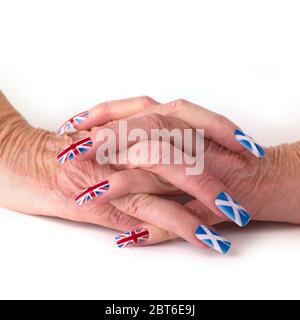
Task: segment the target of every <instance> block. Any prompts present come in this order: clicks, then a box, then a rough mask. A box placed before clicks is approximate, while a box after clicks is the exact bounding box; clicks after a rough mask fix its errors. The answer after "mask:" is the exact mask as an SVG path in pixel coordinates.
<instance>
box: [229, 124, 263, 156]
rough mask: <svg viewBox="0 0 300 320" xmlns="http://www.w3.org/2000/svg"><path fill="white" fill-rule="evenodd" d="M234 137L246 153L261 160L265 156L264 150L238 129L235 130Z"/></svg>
mask: <svg viewBox="0 0 300 320" xmlns="http://www.w3.org/2000/svg"><path fill="white" fill-rule="evenodd" d="M234 135H235V137H236V139H237V141H238V142H239V143H240V144H241V145H242V146H243V147H245V148H246V149H247V150H248V151H250V152H251V153H252V154H254V155H255V156H256V157H257V158H263V157H264V156H265V150H264V148H263V147H262V146H261V145H259V144H258V143H257V142H256V141H254V139H253V138H252V137H250V136H248V135H247V134H246V133H245V132H243V131H242V130H240V129H238V130H235V132H234Z"/></svg>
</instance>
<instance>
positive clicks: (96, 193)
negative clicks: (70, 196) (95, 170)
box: [75, 180, 110, 206]
mask: <svg viewBox="0 0 300 320" xmlns="http://www.w3.org/2000/svg"><path fill="white" fill-rule="evenodd" d="M109 188H110V185H109V182H108V181H107V180H106V181H103V182H100V183H98V184H96V185H94V186H92V187H89V188H86V189H85V190H83V191H82V192H80V193H79V194H78V195H77V196H75V201H76V203H77V204H78V205H79V206H83V205H84V204H85V203H87V202H89V201H92V200H93V199H94V198H97V197H101V196H102V195H103V194H104V193H106V192H107V191H108V190H109Z"/></svg>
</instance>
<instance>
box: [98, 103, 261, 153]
mask: <svg viewBox="0 0 300 320" xmlns="http://www.w3.org/2000/svg"><path fill="white" fill-rule="evenodd" d="M123 107H124V106H123V105H122V104H118V103H115V104H114V107H113V113H110V115H109V116H107V115H106V114H105V112H104V108H99V109H98V112H99V114H100V113H101V112H103V119H105V120H108V119H109V121H112V120H118V119H122V116H124V109H123ZM101 110H102V111H101ZM131 111H133V112H131ZM151 113H158V114H162V115H165V116H171V117H174V118H177V119H180V120H182V121H184V122H186V123H187V124H188V125H189V126H190V127H192V128H193V129H204V130H205V136H206V138H210V139H212V140H214V141H215V142H217V143H218V144H220V145H222V146H224V147H226V148H227V149H229V150H231V151H234V152H242V151H244V150H245V149H246V150H248V151H249V152H251V153H252V154H253V155H255V156H256V157H258V158H263V157H264V156H265V150H264V148H263V147H262V146H261V145H260V144H258V143H257V142H256V141H255V140H254V139H253V138H252V137H251V136H250V135H248V134H246V133H245V132H244V131H243V130H241V129H240V128H239V126H238V125H236V124H235V123H233V122H232V121H230V120H229V119H227V118H226V117H224V116H222V115H220V114H217V113H215V112H213V111H210V110H208V109H205V108H203V107H200V106H198V105H195V104H193V103H191V102H189V101H186V100H183V99H179V100H175V101H172V102H170V103H166V104H155V103H153V104H151V103H149V104H148V108H142V107H141V105H139V107H136V108H132V109H130V111H129V112H128V113H126V112H125V114H126V116H127V117H128V116H131V117H141V116H143V115H146V114H151ZM99 114H97V116H98V117H100V118H101V116H99ZM103 123H105V122H103Z"/></svg>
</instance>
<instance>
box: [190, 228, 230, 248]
mask: <svg viewBox="0 0 300 320" xmlns="http://www.w3.org/2000/svg"><path fill="white" fill-rule="evenodd" d="M195 236H196V238H197V239H198V240H200V241H201V242H203V243H204V244H206V245H207V246H208V247H210V248H212V249H214V250H216V251H218V252H220V253H223V254H226V253H227V252H228V251H229V249H230V247H231V242H229V241H228V240H226V239H225V238H223V237H222V236H221V235H220V234H218V233H217V232H216V231H214V230H213V229H211V228H209V227H206V226H204V225H200V226H199V227H198V228H197V230H196V231H195Z"/></svg>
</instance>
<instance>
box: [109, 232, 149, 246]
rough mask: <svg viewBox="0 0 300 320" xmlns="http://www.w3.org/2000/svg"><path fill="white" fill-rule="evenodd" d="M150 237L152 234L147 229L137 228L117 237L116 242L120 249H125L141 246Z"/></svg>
mask: <svg viewBox="0 0 300 320" xmlns="http://www.w3.org/2000/svg"><path fill="white" fill-rule="evenodd" d="M149 236H150V234H149V231H148V229H147V228H136V229H135V230H132V231H128V232H125V233H122V234H120V235H117V236H116V237H115V240H116V244H117V246H118V247H119V248H125V247H133V246H136V245H141V244H142V243H143V242H145V241H147V240H148V239H149Z"/></svg>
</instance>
